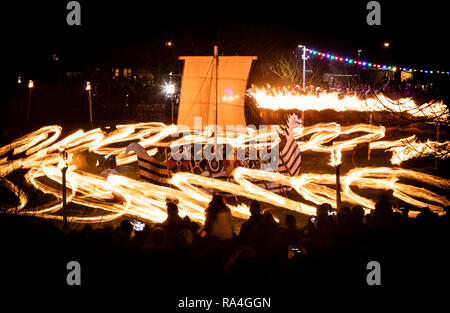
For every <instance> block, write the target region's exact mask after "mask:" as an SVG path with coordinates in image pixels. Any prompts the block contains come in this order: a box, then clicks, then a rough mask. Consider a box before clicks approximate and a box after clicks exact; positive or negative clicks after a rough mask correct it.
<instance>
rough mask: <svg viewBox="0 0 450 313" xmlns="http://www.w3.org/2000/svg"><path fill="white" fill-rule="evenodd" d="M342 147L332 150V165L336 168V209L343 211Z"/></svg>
mask: <svg viewBox="0 0 450 313" xmlns="http://www.w3.org/2000/svg"><path fill="white" fill-rule="evenodd" d="M341 159H342V152H341V149H339V148H336V149H333V150H331V162H330V163H329V164H330V165H331V166H334V168H335V170H336V210H337V211H338V212H340V211H341Z"/></svg>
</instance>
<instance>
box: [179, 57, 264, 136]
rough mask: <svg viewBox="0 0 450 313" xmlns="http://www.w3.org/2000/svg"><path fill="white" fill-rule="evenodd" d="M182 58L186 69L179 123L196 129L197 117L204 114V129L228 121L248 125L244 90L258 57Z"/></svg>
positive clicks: (182, 85) (182, 84)
mask: <svg viewBox="0 0 450 313" xmlns="http://www.w3.org/2000/svg"><path fill="white" fill-rule="evenodd" d="M179 59H180V60H184V70H183V77H182V81H181V94H180V108H179V111H178V121H177V124H178V125H183V126H187V127H189V128H191V129H193V128H194V118H195V117H197V118H198V117H201V127H202V129H204V128H205V127H206V126H209V125H216V124H217V125H218V127H220V128H221V129H222V130H225V129H226V125H233V126H236V125H242V126H244V127H245V126H246V123H245V116H244V101H245V90H246V87H247V80H248V75H249V72H250V67H251V65H252V61H253V60H256V59H257V57H256V56H219V57H218V62H216V59H215V57H214V56H182V57H179ZM217 64H218V65H217ZM216 65H217V69H216ZM216 73H217V76H216ZM216 84H217V88H216ZM216 90H217V97H216ZM216 98H217V106H216ZM216 107H217V115H216ZM216 116H217V123H216ZM195 126H196V127H199V126H200V125H198V124H197V125H195Z"/></svg>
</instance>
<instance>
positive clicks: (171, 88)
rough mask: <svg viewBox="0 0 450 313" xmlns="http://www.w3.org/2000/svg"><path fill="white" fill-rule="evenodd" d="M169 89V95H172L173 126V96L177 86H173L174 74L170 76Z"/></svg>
mask: <svg viewBox="0 0 450 313" xmlns="http://www.w3.org/2000/svg"><path fill="white" fill-rule="evenodd" d="M169 81H170V82H169V89H168V93H169V95H170V106H171V116H172V124H173V95H174V93H175V86H174V85H173V84H172V72H170V74H169Z"/></svg>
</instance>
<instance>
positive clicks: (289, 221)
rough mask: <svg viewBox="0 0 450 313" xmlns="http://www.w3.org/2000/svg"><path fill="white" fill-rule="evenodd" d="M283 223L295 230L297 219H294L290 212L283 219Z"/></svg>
mask: <svg viewBox="0 0 450 313" xmlns="http://www.w3.org/2000/svg"><path fill="white" fill-rule="evenodd" d="M284 225H285V226H286V228H288V229H293V230H295V229H296V228H297V221H296V220H295V216H294V215H292V214H287V215H286V219H285V221H284Z"/></svg>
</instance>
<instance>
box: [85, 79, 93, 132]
mask: <svg viewBox="0 0 450 313" xmlns="http://www.w3.org/2000/svg"><path fill="white" fill-rule="evenodd" d="M86 91H87V92H88V94H89V117H90V122H91V129H93V128H94V122H93V121H92V97H91V83H90V82H86Z"/></svg>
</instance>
